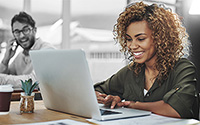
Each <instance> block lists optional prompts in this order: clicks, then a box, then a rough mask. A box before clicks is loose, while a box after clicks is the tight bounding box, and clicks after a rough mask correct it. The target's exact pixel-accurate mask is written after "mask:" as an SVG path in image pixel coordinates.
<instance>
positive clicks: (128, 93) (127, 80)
mask: <svg viewBox="0 0 200 125" xmlns="http://www.w3.org/2000/svg"><path fill="white" fill-rule="evenodd" d="M195 75H196V73H195V66H194V65H193V64H192V63H191V62H190V61H189V60H187V59H185V58H182V59H180V60H179V61H178V62H177V63H176V65H175V67H174V69H173V70H172V71H171V72H170V73H169V76H168V78H167V79H166V80H164V81H162V83H161V84H159V83H158V82H157V80H155V82H154V84H153V85H152V87H151V88H150V89H149V91H148V92H147V93H146V94H144V79H145V68H144V67H143V68H142V70H141V72H140V73H139V74H138V76H136V74H135V73H134V71H132V70H130V69H129V68H128V66H125V67H124V68H122V69H121V70H120V71H119V72H117V73H116V74H114V75H113V76H111V77H110V78H109V79H107V80H106V81H103V82H101V83H97V84H95V85H94V87H95V90H96V91H99V92H102V93H105V94H110V95H118V96H119V97H120V98H121V99H125V100H127V101H140V102H154V101H160V100H163V101H164V102H165V103H168V104H169V105H171V107H172V108H174V109H175V110H176V111H177V112H178V113H179V114H180V116H181V117H182V118H198V111H199V107H198V94H197V85H196V84H197V82H196V76H195Z"/></svg>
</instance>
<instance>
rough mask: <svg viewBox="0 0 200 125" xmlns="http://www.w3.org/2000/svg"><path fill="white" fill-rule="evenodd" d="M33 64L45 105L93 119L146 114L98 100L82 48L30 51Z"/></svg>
mask: <svg viewBox="0 0 200 125" xmlns="http://www.w3.org/2000/svg"><path fill="white" fill-rule="evenodd" d="M30 57H31V60H32V64H33V68H34V70H35V73H36V76H37V78H38V80H39V87H40V91H41V94H42V98H43V101H44V105H45V107H46V108H47V109H51V110H55V111H60V112H65V113H70V114H75V115H78V116H83V117H87V118H92V119H95V120H111V119H119V118H128V117H138V116H147V115H150V114H151V112H149V111H143V110H136V109H130V108H115V109H109V108H108V107H105V106H104V105H102V104H98V102H97V98H96V95H95V91H94V88H93V82H92V78H91V76H90V71H89V67H88V63H87V60H86V56H85V52H84V51H83V50H81V49H75V50H72V49H69V50H52V49H49V50H47V49H46V50H34V51H30Z"/></svg>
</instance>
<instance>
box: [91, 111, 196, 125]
mask: <svg viewBox="0 0 200 125" xmlns="http://www.w3.org/2000/svg"><path fill="white" fill-rule="evenodd" d="M87 120H88V121H90V122H94V123H97V124H99V125H169V124H170V125H189V124H196V125H200V123H199V121H198V120H195V119H178V118H171V117H165V116H160V115H156V114H151V115H150V116H143V117H134V118H127V119H117V120H110V121H96V120H93V119H87Z"/></svg>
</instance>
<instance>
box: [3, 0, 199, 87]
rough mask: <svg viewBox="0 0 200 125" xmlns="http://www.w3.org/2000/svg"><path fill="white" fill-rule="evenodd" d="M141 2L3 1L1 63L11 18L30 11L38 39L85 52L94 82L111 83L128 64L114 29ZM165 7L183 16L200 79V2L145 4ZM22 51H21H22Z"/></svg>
mask: <svg viewBox="0 0 200 125" xmlns="http://www.w3.org/2000/svg"><path fill="white" fill-rule="evenodd" d="M136 1H138V0H0V61H1V60H2V58H3V55H4V52H5V46H6V41H8V40H9V39H11V38H12V37H13V36H12V34H11V26H10V23H11V18H12V17H13V16H14V15H15V14H17V13H19V11H26V12H27V13H29V14H30V15H31V16H32V17H33V18H34V19H35V21H36V26H37V37H40V38H42V39H43V40H44V41H46V42H49V43H51V44H53V45H54V46H56V47H57V48H59V49H77V48H82V49H84V50H85V52H86V56H87V59H88V64H89V67H90V72H91V76H92V79H93V82H94V83H96V82H99V81H102V80H105V79H107V78H108V77H110V76H111V75H112V74H113V73H115V72H117V71H118V70H119V69H120V68H121V67H123V66H124V65H126V64H127V62H126V61H125V60H124V56H123V54H121V53H120V52H119V49H120V47H119V45H118V44H116V43H115V41H114V40H113V34H112V29H113V26H114V24H115V23H116V20H117V18H118V16H119V14H120V13H121V12H122V11H123V10H124V8H125V7H126V5H127V4H129V3H132V2H136ZM143 1H144V2H146V3H148V4H152V3H164V4H165V5H166V6H167V7H169V8H171V9H172V11H173V12H176V13H178V14H179V15H180V17H181V19H182V22H183V25H184V26H185V27H186V29H187V32H188V34H189V36H190V37H189V41H190V42H191V44H192V47H191V53H190V56H189V59H190V60H191V61H192V62H193V63H194V64H195V65H196V67H197V78H198V79H200V56H199V53H200V52H199V51H200V49H199V48H200V7H199V5H200V0H143ZM18 51H20V49H18Z"/></svg>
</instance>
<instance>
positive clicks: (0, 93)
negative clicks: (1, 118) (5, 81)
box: [0, 85, 13, 115]
mask: <svg viewBox="0 0 200 125" xmlns="http://www.w3.org/2000/svg"><path fill="white" fill-rule="evenodd" d="M12 92H13V88H12V85H0V115H6V114H8V113H9V110H10V100H11V95H12Z"/></svg>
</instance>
